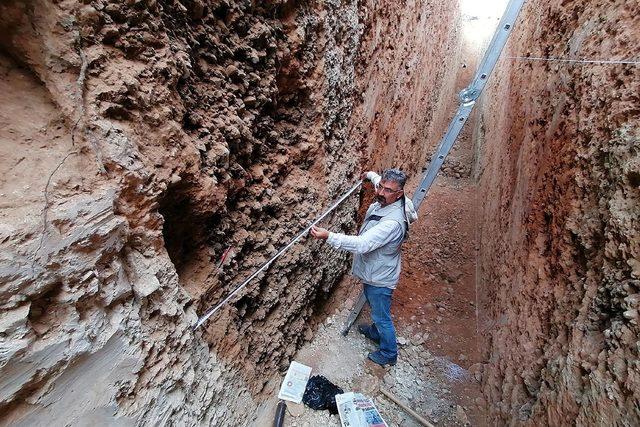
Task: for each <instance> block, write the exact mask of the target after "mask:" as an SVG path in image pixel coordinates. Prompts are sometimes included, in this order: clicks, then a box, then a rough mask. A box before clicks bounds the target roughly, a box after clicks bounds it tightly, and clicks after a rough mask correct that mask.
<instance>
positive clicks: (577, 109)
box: [476, 1, 640, 425]
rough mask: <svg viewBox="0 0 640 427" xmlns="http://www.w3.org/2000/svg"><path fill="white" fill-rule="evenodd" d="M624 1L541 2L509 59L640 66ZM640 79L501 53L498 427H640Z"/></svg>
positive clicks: (491, 342)
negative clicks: (624, 62) (503, 56)
mask: <svg viewBox="0 0 640 427" xmlns="http://www.w3.org/2000/svg"><path fill="white" fill-rule="evenodd" d="M639 13H640V9H639V8H638V4H637V3H635V2H625V1H588V2H583V1H550V2H540V1H534V2H527V4H526V5H525V8H524V10H523V13H522V15H521V18H520V22H519V23H518V25H517V28H516V30H515V32H514V34H513V37H512V39H511V41H510V42H509V45H508V49H507V50H506V52H505V53H506V55H507V56H536V57H562V58H583V59H594V58H597V59H635V60H637V59H638V58H639V57H640V50H639V49H638V44H637V43H636V42H635V41H634V40H637V38H638V28H640V21H639V16H640V14H639ZM638 94H640V71H639V69H638V67H637V66H634V65H596V64H590V65H587V64H573V65H571V64H563V63H558V62H525V61H517V60H509V59H502V60H501V61H500V62H499V65H498V67H497V70H496V72H495V74H494V75H493V76H492V77H491V81H490V83H489V85H488V87H487V91H486V92H485V94H484V95H483V101H482V102H483V104H482V106H481V110H482V115H481V121H480V125H479V127H478V129H477V132H476V136H477V137H478V138H479V141H480V144H481V147H480V150H479V152H480V153H481V155H480V158H479V161H478V170H477V173H478V177H479V185H480V200H481V204H480V208H479V218H480V223H479V232H478V236H479V242H480V256H479V264H478V266H479V282H478V289H479V293H480V296H481V301H482V303H483V304H482V308H481V310H480V314H481V323H480V329H479V333H480V334H482V335H483V337H484V338H485V339H486V343H487V348H488V350H487V352H486V360H487V363H486V365H485V371H484V377H483V390H484V393H485V395H486V397H487V399H488V403H489V409H490V415H491V418H492V420H493V422H497V423H498V424H503V423H505V424H506V423H509V424H523V425H572V424H576V425H635V424H637V422H638V420H639V419H640V412H639V409H638V408H639V407H640V405H639V402H640V394H639V390H640V383H639V378H640V366H639V365H638V336H639V333H640V329H639V326H638V309H639V305H638V304H639V301H640V269H639V267H640V264H639V259H640V236H639V230H640V179H639V177H640V134H639V131H638V129H639V127H638V125H639V123H640V121H639V116H640V110H639V109H638V105H640V102H639V101H640V99H639V95H638Z"/></svg>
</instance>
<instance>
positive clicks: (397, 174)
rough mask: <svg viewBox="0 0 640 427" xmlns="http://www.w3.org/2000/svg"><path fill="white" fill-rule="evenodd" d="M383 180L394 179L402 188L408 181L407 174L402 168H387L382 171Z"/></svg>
mask: <svg viewBox="0 0 640 427" xmlns="http://www.w3.org/2000/svg"><path fill="white" fill-rule="evenodd" d="M382 181H394V182H397V183H398V184H400V188H404V184H405V183H406V182H407V174H406V173H404V172H402V171H401V170H400V169H386V170H385V171H384V172H382Z"/></svg>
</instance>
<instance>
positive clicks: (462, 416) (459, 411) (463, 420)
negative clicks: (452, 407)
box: [456, 405, 471, 426]
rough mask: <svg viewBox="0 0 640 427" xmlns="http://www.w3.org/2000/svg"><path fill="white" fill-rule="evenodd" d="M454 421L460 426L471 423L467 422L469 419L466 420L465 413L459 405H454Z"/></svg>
mask: <svg viewBox="0 0 640 427" xmlns="http://www.w3.org/2000/svg"><path fill="white" fill-rule="evenodd" d="M456 419H457V420H458V422H459V423H460V424H462V425H465V426H468V425H470V424H471V423H470V422H469V418H467V413H466V412H465V411H464V408H462V406H460V405H456Z"/></svg>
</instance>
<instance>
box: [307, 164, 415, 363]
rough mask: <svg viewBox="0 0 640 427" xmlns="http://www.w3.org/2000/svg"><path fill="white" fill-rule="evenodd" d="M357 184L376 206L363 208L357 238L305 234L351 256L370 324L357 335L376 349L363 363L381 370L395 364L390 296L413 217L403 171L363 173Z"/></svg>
mask: <svg viewBox="0 0 640 427" xmlns="http://www.w3.org/2000/svg"><path fill="white" fill-rule="evenodd" d="M363 179H369V180H370V181H371V182H373V184H374V186H375V187H376V202H375V203H373V204H371V206H369V209H368V210H367V213H366V215H365V219H364V222H363V224H362V227H361V228H360V233H359V234H358V235H357V236H347V235H344V234H340V233H332V232H330V231H328V230H326V229H324V228H321V227H313V228H312V229H311V235H312V236H313V237H315V238H317V239H323V240H326V241H327V243H329V244H330V245H331V246H333V247H334V248H337V249H342V250H345V251H349V252H353V253H354V254H355V255H354V257H353V269H352V274H353V275H354V276H356V277H358V278H359V279H360V280H362V284H363V287H364V294H365V296H366V297H367V302H368V303H369V306H370V307H371V318H372V320H373V324H372V325H370V326H369V325H360V326H359V327H358V330H359V331H360V333H362V334H363V335H365V336H366V337H367V338H369V339H371V340H372V341H374V342H376V343H379V345H380V349H379V350H378V351H375V352H372V353H369V359H371V360H372V361H373V362H375V363H377V364H379V365H381V366H385V365H395V364H396V361H397V358H398V347H397V344H396V332H395V329H394V327H393V321H392V319H391V295H392V294H393V290H394V289H395V288H396V286H397V284H398V280H399V279H400V248H401V246H402V242H403V241H404V239H405V237H406V233H407V231H408V229H409V224H410V223H411V222H413V221H415V220H416V219H417V214H416V212H415V210H414V208H413V204H412V203H411V200H409V199H408V198H406V197H405V195H404V184H405V183H406V181H407V175H406V174H405V173H404V172H402V171H400V170H398V169H387V170H385V171H384V172H383V173H382V177H380V176H379V175H378V174H377V173H375V172H367V173H366V174H363Z"/></svg>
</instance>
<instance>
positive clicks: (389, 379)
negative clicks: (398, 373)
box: [383, 374, 396, 387]
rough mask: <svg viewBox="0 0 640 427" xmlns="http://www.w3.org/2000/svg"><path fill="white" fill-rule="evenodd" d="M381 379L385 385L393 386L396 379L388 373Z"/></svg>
mask: <svg viewBox="0 0 640 427" xmlns="http://www.w3.org/2000/svg"><path fill="white" fill-rule="evenodd" d="M383 381H384V383H385V385H386V386H387V387H393V386H394V384H395V383H396V380H395V379H394V378H393V377H392V376H391V375H390V374H386V375H385V376H384V378H383Z"/></svg>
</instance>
